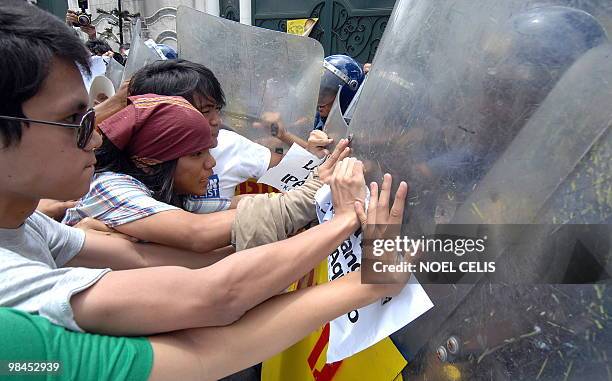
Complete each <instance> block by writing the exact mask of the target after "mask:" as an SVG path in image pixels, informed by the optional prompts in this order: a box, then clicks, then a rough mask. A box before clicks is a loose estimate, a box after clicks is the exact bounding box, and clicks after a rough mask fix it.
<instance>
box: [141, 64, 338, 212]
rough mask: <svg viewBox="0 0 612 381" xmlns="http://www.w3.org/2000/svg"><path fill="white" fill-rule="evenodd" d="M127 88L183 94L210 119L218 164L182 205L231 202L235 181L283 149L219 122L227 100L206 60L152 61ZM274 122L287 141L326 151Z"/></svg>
mask: <svg viewBox="0 0 612 381" xmlns="http://www.w3.org/2000/svg"><path fill="white" fill-rule="evenodd" d="M129 93H130V95H143V94H148V93H153V94H160V95H176V96H182V97H184V98H185V99H187V100H188V101H189V102H190V103H191V104H192V105H193V106H194V107H195V108H197V109H198V110H200V112H201V113H202V115H204V117H205V118H206V119H207V120H208V123H209V125H210V127H211V129H212V134H213V139H215V140H216V141H217V144H216V146H215V147H214V148H212V149H211V154H212V156H213V157H214V158H215V160H216V162H217V165H215V167H214V169H213V172H214V174H213V175H212V176H211V178H210V181H209V184H208V189H207V192H206V194H205V195H204V196H200V197H197V196H194V197H190V198H189V199H188V200H187V202H186V205H185V208H186V209H187V210H189V211H192V212H197V213H202V212H207V211H208V210H206V209H205V208H202V207H201V206H202V204H203V203H204V204H205V203H207V202H209V201H211V202H214V200H219V201H220V204H219V208H220V209H222V210H225V209H228V208H234V207H235V206H236V205H237V201H238V200H237V198H236V197H234V189H235V187H236V186H237V185H238V184H240V183H242V182H244V181H246V180H248V179H249V178H256V179H258V178H260V177H261V176H263V174H264V173H265V172H266V171H267V170H268V169H269V168H272V167H274V166H276V165H278V163H279V162H280V161H281V160H282V157H283V155H280V154H278V153H275V152H271V151H270V149H269V148H267V147H264V146H262V145H260V144H257V143H255V142H253V141H251V140H249V139H247V138H245V137H243V136H241V135H239V134H237V133H235V132H233V131H229V130H226V129H222V128H221V126H222V123H223V122H222V118H221V110H222V108H223V107H224V106H225V95H224V93H223V89H222V88H221V85H220V83H219V81H218V80H217V78H216V77H215V75H214V74H213V72H212V71H210V70H209V69H208V68H206V67H205V66H204V65H201V64H198V63H194V62H190V61H186V60H167V61H157V62H154V63H151V64H149V65H147V66H145V67H143V68H142V69H140V70H139V71H137V72H136V73H135V74H134V76H133V77H132V79H131V81H130V88H129ZM276 122H279V121H278V120H276ZM277 125H278V126H279V129H278V133H277V137H278V138H279V139H280V140H282V141H284V142H285V143H286V144H288V145H291V144H293V143H298V144H299V145H302V146H303V147H304V148H306V149H308V150H309V151H311V152H312V153H314V154H316V155H318V156H323V155H327V154H329V151H327V150H326V149H325V148H324V147H320V145H321V142H319V140H311V139H309V141H308V142H307V143H304V142H303V140H301V139H299V138H298V137H296V136H294V135H293V134H291V133H289V132H287V130H286V129H285V128H284V126H283V124H282V122H279V123H278V124H277ZM326 142H327V143H329V142H328V141H326Z"/></svg>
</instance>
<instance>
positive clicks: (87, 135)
mask: <svg viewBox="0 0 612 381" xmlns="http://www.w3.org/2000/svg"><path fill="white" fill-rule="evenodd" d="M0 119H5V120H17V121H19V122H29V123H40V124H48V125H51V126H58V127H65V128H76V130H77V147H79V148H80V149H83V148H85V146H86V145H87V143H89V140H90V139H91V135H92V134H93V131H94V126H95V125H96V112H95V111H94V109H93V108H91V109H89V110H87V112H86V113H85V115H83V118H82V119H81V123H79V124H70V123H59V122H49V121H46V120H37V119H28V118H17V117H15V116H4V115H0Z"/></svg>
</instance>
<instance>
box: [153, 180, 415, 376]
mask: <svg viewBox="0 0 612 381" xmlns="http://www.w3.org/2000/svg"><path fill="white" fill-rule="evenodd" d="M390 189H391V177H390V176H389V175H385V178H384V181H383V185H382V191H381V194H380V198H379V197H378V187H377V186H375V185H374V184H373V185H372V186H371V198H370V204H369V207H368V211H369V212H370V213H368V214H367V216H366V214H365V211H364V209H363V207H362V205H361V204H359V203H356V205H355V208H356V211H357V214H358V215H359V218H360V220H361V221H362V222H363V225H362V228H363V231H364V234H365V235H366V237H369V238H378V237H387V236H389V232H386V230H385V228H384V226H387V225H388V224H398V223H401V221H402V215H403V211H404V205H405V198H406V194H407V191H408V189H407V185H406V184H405V183H401V184H400V186H399V188H398V191H397V193H396V195H395V201H394V203H393V207H392V208H391V210H390V211H389V207H388V202H389V196H390ZM381 224H382V225H381ZM381 227H382V230H381ZM360 275H361V274H360V273H357V272H354V273H351V274H348V275H346V276H344V277H342V278H340V279H337V280H335V281H333V282H330V283H327V284H324V285H320V286H316V287H312V288H308V289H305V290H299V291H296V292H292V293H288V294H284V295H280V296H276V297H274V298H271V299H269V300H267V301H266V302H264V303H262V304H260V305H258V306H257V307H255V308H254V309H252V310H251V311H249V312H247V314H246V315H245V316H244V317H243V318H242V319H240V320H239V321H237V322H236V323H234V324H231V325H229V326H226V327H214V328H213V327H211V328H203V329H196V330H188V331H181V332H175V333H171V334H169V335H161V336H157V337H154V338H151V343H152V346H153V351H154V356H155V361H154V367H153V370H152V374H151V380H164V379H167V378H169V377H170V378H171V377H176V378H181V379H183V380H191V379H199V377H201V375H206V377H210V379H211V380H213V379H218V378H221V377H224V376H226V375H228V374H231V373H234V372H236V371H238V370H240V369H243V368H245V367H248V366H250V365H252V364H256V363H258V362H260V361H263V360H265V359H267V358H269V357H270V356H273V355H274V354H276V353H278V352H280V351H282V350H283V349H285V348H287V347H288V346H290V345H292V344H293V343H295V342H297V341H298V340H300V339H301V338H302V337H304V336H305V335H307V334H308V333H309V332H312V331H313V330H314V329H316V328H317V327H319V326H321V325H322V324H325V323H326V322H328V321H330V320H332V319H334V318H336V317H338V316H340V315H341V314H343V313H346V312H347V311H350V310H353V309H356V308H360V307H363V306H365V305H368V304H370V303H373V302H375V301H377V300H379V299H380V298H382V297H385V296H395V295H397V294H398V293H399V292H400V291H401V290H402V289H403V288H404V286H405V281H406V280H407V277H408V275H409V274H403V276H402V277H401V278H400V279H397V278H396V279H394V280H395V282H396V283H394V284H361V283H360V282H361V279H360ZM324 300H327V301H330V300H331V301H333V303H321V301H324ZM207 379H208V378H207Z"/></svg>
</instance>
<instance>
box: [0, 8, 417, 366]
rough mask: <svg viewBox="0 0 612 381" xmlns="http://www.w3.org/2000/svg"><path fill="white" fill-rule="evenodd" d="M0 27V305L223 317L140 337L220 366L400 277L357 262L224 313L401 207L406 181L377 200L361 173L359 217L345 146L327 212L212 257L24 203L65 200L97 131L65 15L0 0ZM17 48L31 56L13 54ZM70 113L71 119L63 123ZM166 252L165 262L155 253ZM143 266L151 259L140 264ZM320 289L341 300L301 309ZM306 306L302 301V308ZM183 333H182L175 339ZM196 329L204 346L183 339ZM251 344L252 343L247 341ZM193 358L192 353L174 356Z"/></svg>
mask: <svg viewBox="0 0 612 381" xmlns="http://www.w3.org/2000/svg"><path fill="white" fill-rule="evenodd" d="M42 25H44V27H42ZM0 37H1V38H2V40H3V42H4V44H3V45H2V48H1V49H2V51H1V52H0V53H2V54H0V64H1V67H15V68H19V69H18V70H13V71H12V72H11V73H10V75H9V74H8V73H7V72H6V71H3V72H2V73H3V74H0V75H2V81H0V83H1V84H2V88H1V89H0V90H1V93H2V94H3V95H2V97H3V98H2V102H0V121H1V122H0V123H1V124H0V136H1V138H2V145H3V147H4V149H3V150H1V151H0V173H1V174H2V177H3V181H2V182H0V210H1V211H2V213H0V227H1V229H0V236H1V239H0V242H2V244H1V248H0V253H1V254H0V255H2V258H3V260H2V261H1V262H0V273H2V277H3V279H4V280H5V281H3V282H2V283H0V305H2V306H8V307H16V308H19V309H22V310H25V311H29V312H36V313H38V314H39V315H40V316H41V317H44V318H47V319H49V320H51V321H52V322H53V323H56V324H59V325H63V326H65V327H68V328H71V329H73V330H76V331H80V330H83V329H84V330H88V331H92V332H98V333H109V334H126V335H146V334H158V333H161V332H168V331H176V330H181V329H188V328H197V327H203V326H216V325H226V324H230V325H229V326H228V327H223V328H211V329H208V330H205V331H202V330H194V331H184V332H181V333H178V334H174V335H169V336H160V337H157V338H154V339H151V340H152V341H156V340H159V342H160V343H164V344H160V345H161V346H162V348H161V349H160V352H161V353H162V354H163V353H165V354H166V355H167V354H168V353H167V352H164V351H166V350H169V351H170V352H172V353H174V354H175V355H176V356H178V355H179V352H173V351H176V350H177V349H174V350H173V349H172V347H175V346H178V347H179V348H180V349H181V350H187V351H188V352H190V353H195V354H202V356H204V357H206V356H209V355H210V356H220V357H214V361H213V363H214V364H215V365H217V361H218V362H219V364H220V368H219V369H224V370H223V371H227V369H231V370H235V369H234V368H232V367H235V366H237V365H236V364H239V365H238V366H244V365H248V364H250V363H252V362H254V361H259V360H261V359H262V358H264V357H267V356H269V355H271V354H273V353H275V352H276V351H278V350H280V349H282V348H283V347H285V346H287V345H289V344H290V343H292V342H294V341H296V340H298V339H299V338H300V337H301V336H302V335H304V334H305V333H307V332H308V331H309V330H311V329H313V328H314V327H316V326H317V325H319V324H321V323H323V322H325V321H326V320H329V319H331V318H333V317H335V316H337V315H339V314H341V313H343V312H345V311H349V310H351V309H353V308H356V307H358V306H361V305H363V304H367V303H369V302H372V301H374V300H376V299H377V298H380V297H381V296H383V295H387V294H394V293H396V292H397V291H399V288H400V287H401V286H398V285H395V286H373V285H361V284H360V283H359V276H358V275H359V274H354V276H347V277H346V278H345V279H342V280H340V281H338V282H335V283H333V284H331V285H328V286H323V287H317V288H315V289H313V290H308V291H305V292H298V293H294V294H289V295H283V296H281V297H278V298H274V299H272V300H270V301H269V302H266V303H265V304H264V305H262V306H260V307H257V308H255V309H254V310H253V311H251V312H250V313H248V314H247V315H246V316H245V317H244V318H243V319H241V320H240V321H239V323H236V324H231V323H232V322H234V321H236V320H237V319H239V318H240V317H241V316H242V315H243V314H244V313H245V312H246V311H249V310H251V309H252V308H253V307H255V306H257V305H258V304H260V303H262V302H263V301H265V300H267V299H269V298H270V297H271V296H273V295H275V294H277V293H279V292H281V291H282V290H284V289H285V287H286V286H287V285H288V284H289V283H291V282H292V281H293V280H295V279H297V278H299V277H300V276H301V275H303V274H304V273H305V272H306V271H308V270H309V269H310V268H312V267H313V266H314V265H315V264H316V263H318V262H319V261H321V260H322V259H323V258H325V257H326V256H327V253H328V252H329V251H330V250H331V249H332V248H333V247H335V246H337V245H338V244H339V243H340V242H341V241H342V240H343V239H344V237H346V236H347V235H349V234H351V233H352V232H353V231H354V230H356V229H357V228H358V227H359V226H360V222H361V224H362V225H363V226H362V227H364V228H365V229H366V231H371V232H372V233H371V235H370V236H372V237H375V236H379V235H380V234H382V232H380V231H379V230H374V227H373V223H374V222H376V223H389V222H391V221H394V218H396V216H398V215H401V213H399V214H398V211H401V210H402V209H403V205H404V199H405V196H406V192H407V186H406V184H405V183H402V184H401V185H400V188H399V191H398V193H397V195H396V200H395V202H394V206H393V208H392V212H389V210H388V206H387V205H388V198H389V194H390V187H391V184H390V180H385V182H384V183H383V188H382V192H381V195H380V197H378V193H377V188H376V186H375V185H372V187H371V192H372V197H371V199H370V204H369V210H370V212H371V213H370V216H369V217H368V216H366V214H365V212H364V208H363V204H364V197H365V193H364V179H363V166H362V164H361V163H360V162H358V161H356V160H355V159H345V160H342V161H341V162H340V163H339V164H338V165H335V166H334V167H333V168H334V169H333V174H332V175H330V177H331V179H330V184H331V187H332V191H333V195H334V208H335V211H336V216H335V217H334V218H333V219H332V220H331V221H329V222H327V223H324V224H322V225H320V226H318V227H315V228H313V229H311V230H309V231H307V232H304V233H301V234H299V235H297V236H295V237H293V238H290V239H288V240H285V241H282V242H276V243H273V244H270V245H267V246H263V247H260V248H254V249H251V250H248V251H246V252H244V253H239V254H235V255H231V256H229V257H227V258H224V259H223V260H221V261H219V262H218V263H215V264H213V265H211V266H209V267H204V268H202V267H203V266H206V265H207V264H209V262H210V258H207V256H203V255H195V254H193V253H189V252H186V251H183V250H176V249H171V248H167V247H163V246H159V245H150V244H149V245H142V244H134V243H131V242H128V241H126V240H121V239H115V238H113V237H107V236H101V235H94V234H88V233H83V232H82V231H79V230H76V229H72V228H70V227H67V226H64V225H61V224H58V223H56V222H54V221H52V220H51V219H49V218H48V217H46V216H44V215H43V214H41V213H35V212H34V209H35V207H36V205H37V204H38V202H39V200H40V199H41V198H42V197H50V198H55V199H71V198H76V197H78V196H79V195H80V194H83V193H85V192H86V191H87V189H88V186H89V181H90V177H91V175H92V173H93V169H94V168H93V166H94V153H93V150H94V149H95V148H96V147H97V146H99V144H100V143H101V139H100V136H99V135H98V134H97V132H95V131H94V130H93V126H94V124H95V123H94V120H93V119H94V117H95V116H94V114H93V112H91V111H86V105H87V94H86V92H85V90H84V87H83V84H82V81H81V74H80V71H79V69H78V68H77V65H76V64H75V63H77V64H78V65H80V66H81V67H83V68H87V62H88V61H87V56H88V54H87V52H86V50H85V48H84V46H83V45H82V44H81V43H80V42H79V41H78V39H77V38H76V37H75V36H74V35H73V34H72V33H71V32H70V31H69V29H67V28H66V26H65V25H63V24H62V23H60V22H58V21H57V20H55V19H54V18H53V17H52V16H51V15H49V14H47V13H45V12H44V11H41V10H39V9H37V8H35V7H32V6H30V5H26V4H24V3H23V2H21V1H16V0H9V1H7V2H5V3H3V4H2V5H0ZM26 42H27V43H26ZM17 60H20V61H24V60H25V61H26V62H28V63H29V65H21V66H19V65H15V62H16V61H17ZM23 89H28V91H27V92H26V91H23ZM176 103H177V104H180V105H179V106H178V107H183V108H184V112H185V117H186V118H197V117H198V116H199V117H201V114H200V113H198V112H196V111H194V109H193V108H192V107H191V106H187V105H186V104H187V102H184V101H183V102H181V101H180V100H176ZM175 106H176V105H175ZM146 110H148V111H150V110H149V109H148V108H146ZM146 110H145V111H146ZM78 120H80V121H81V123H80V124H74V121H78ZM191 121H193V120H191ZM199 125H200V126H205V124H199ZM204 130H205V131H206V132H205V133H202V134H200V135H197V136H196V135H195V134H196V132H195V131H191V133H192V134H193V135H192V138H193V140H194V142H191V143H188V145H189V151H191V149H197V150H205V149H206V148H205V147H207V146H209V145H210V144H211V141H212V139H211V135H210V131H209V130H206V129H205V128H204ZM168 152H172V148H170V149H169V151H168ZM198 152H199V151H198ZM203 156H206V154H205V153H204V155H203ZM339 156H340V154H339V153H338V155H337V157H336V159H337V158H338V157H339ZM143 158H146V157H143ZM379 198H380V200H381V202H380V204H378V203H377V202H378V200H379ZM374 211H376V213H374ZM368 218H369V220H368V221H367V224H366V220H367V219H368ZM364 224H365V225H364ZM315 237H316V239H315ZM187 239H189V237H188V238H187ZM169 264H172V265H174V266H163V265H169ZM262 264H265V266H263V265H262ZM160 265H162V266H161V267H156V266H160ZM177 265H179V266H185V267H192V268H196V270H188V269H187V268H185V267H176V266H177ZM78 266H86V267H78ZM146 266H150V267H151V268H148V269H140V267H146ZM108 267H110V268H112V269H116V270H119V271H111V270H110V269H109V268H108ZM124 269H132V270H125V271H124ZM126 290H129V292H126ZM321 298H334V299H337V298H339V299H341V301H339V303H336V304H334V305H333V306H332V305H329V306H322V307H321V308H312V307H313V305H314V304H315V303H316V301H318V300H321ZM306 310H311V311H312V312H310V313H306V314H305V313H304V311H306ZM151 311H155V313H154V314H152V313H151ZM294 315H295V316H294ZM286 321H291V322H292V324H291V325H290V326H289V325H287V324H286V323H285V322H286ZM255 327H257V331H259V332H260V333H262V334H263V333H265V334H266V335H269V334H271V336H268V337H269V339H271V341H270V342H267V341H266V340H264V341H263V342H266V344H263V342H262V340H261V337H264V336H257V335H254V336H253V337H251V336H249V335H246V337H245V329H246V332H247V333H248V331H249V328H252V330H253V331H255ZM268 329H269V330H268ZM272 332H274V333H272ZM236 337H240V338H241V342H240V344H239V345H237V347H236V348H233V349H232V348H227V350H226V351H215V352H217V353H216V354H210V353H209V352H207V351H208V350H210V349H211V348H219V345H222V344H223V345H228V344H230V343H232V342H233V339H235V338H236ZM187 338H189V340H188V341H189V344H187V343H186V342H185V341H183V340H187ZM204 338H205V339H206V341H205V342H202V348H199V346H197V345H196V346H195V347H194V346H193V344H194V343H196V342H199V341H200V339H204ZM249 340H253V342H252V344H248V341H249ZM244 344H248V345H244ZM187 345H188V346H187ZM254 345H258V346H259V349H260V350H259V351H254V350H253V349H254V347H253V346H254ZM206 347H207V348H209V349H208V350H206V349H204V348H206ZM238 347H240V348H238ZM188 348H190V349H188ZM218 352H224V353H218ZM183 354H184V353H183ZM163 358H164V357H163V356H162V359H163ZM206 358H207V357H206ZM104 359H107V357H106V356H105V357H104ZM229 359H231V361H225V360H229ZM174 360H175V361H178V360H180V359H174ZM201 360H203V358H199V359H196V358H195V357H193V356H192V357H190V358H189V359H187V358H184V359H183V360H182V361H201ZM156 364H157V365H160V364H164V361H160V362H157V361H156ZM186 364H187V363H183V365H186ZM188 364H190V365H192V367H191V369H190V370H189V371H194V369H197V370H198V372H201V371H202V370H203V369H202V368H199V366H195V367H193V364H195V363H194V362H189V363H188ZM157 365H156V366H157ZM175 365H176V364H175ZM167 366H169V365H167ZM224 367H226V368H224ZM183 371H186V369H183ZM217 371H218V370H217V369H208V367H207V368H206V372H205V373H204V374H209V373H208V372H212V373H210V374H215V375H216V373H214V372H217ZM196 374H197V373H196ZM211 377H212V376H211Z"/></svg>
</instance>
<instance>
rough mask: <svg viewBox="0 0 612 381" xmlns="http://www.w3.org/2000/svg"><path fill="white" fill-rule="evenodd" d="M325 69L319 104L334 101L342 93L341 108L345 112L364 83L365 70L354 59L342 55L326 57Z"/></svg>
mask: <svg viewBox="0 0 612 381" xmlns="http://www.w3.org/2000/svg"><path fill="white" fill-rule="evenodd" d="M323 67H324V70H323V76H322V77H321V86H320V88H319V104H322V103H325V102H326V101H328V100H329V99H333V96H335V95H336V94H337V93H338V91H340V106H341V108H342V112H344V111H346V108H347V107H348V105H349V104H350V103H351V100H353V97H354V96H355V94H356V93H357V89H359V86H361V83H362V82H363V79H364V74H363V69H362V67H361V65H360V64H359V63H358V62H357V61H355V60H354V59H353V58H352V57H349V56H346V55H342V54H336V55H332V56H329V57H325V59H324V60H323Z"/></svg>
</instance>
